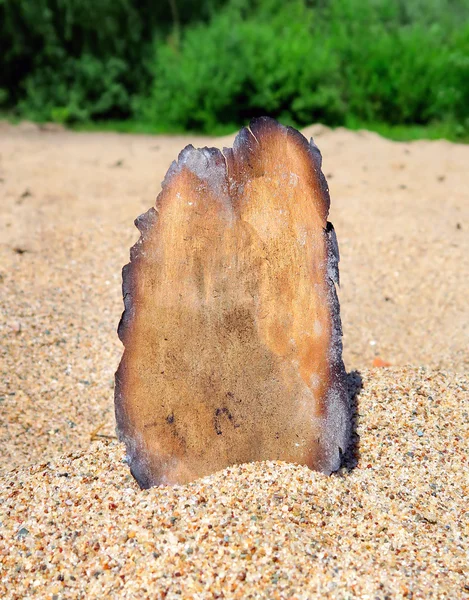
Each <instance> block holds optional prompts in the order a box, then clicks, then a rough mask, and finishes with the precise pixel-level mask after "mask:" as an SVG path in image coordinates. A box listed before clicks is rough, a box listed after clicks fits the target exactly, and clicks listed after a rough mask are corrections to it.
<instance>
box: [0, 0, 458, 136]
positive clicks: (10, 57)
mask: <svg viewBox="0 0 469 600" xmlns="http://www.w3.org/2000/svg"><path fill="white" fill-rule="evenodd" d="M468 17H469V4H468V3H467V0H410V1H409V0H407V1H405V0H290V1H289V2H284V0H225V1H223V0H211V1H209V0H205V1H204V0H202V1H197V0H168V1H167V2H160V3H155V2H151V1H150V0H144V1H143V2H140V3H137V2H132V0H35V2H30V0H0V36H1V37H0V39H1V43H2V53H0V107H1V108H2V109H3V110H9V111H14V113H15V114H16V115H18V116H22V117H27V118H31V119H34V120H53V121H59V122H63V123H72V124H73V123H75V124H81V125H82V126H83V125H84V124H86V123H89V122H90V121H95V122H96V121H98V122H102V121H103V120H104V121H107V122H108V123H109V124H111V123H114V122H115V121H116V120H118V121H122V120H127V122H128V126H129V127H133V125H132V124H135V128H138V129H142V128H147V129H148V130H151V131H184V130H197V131H203V132H207V133H218V132H226V131H228V130H230V129H234V128H236V127H237V126H239V125H240V124H243V123H245V122H246V121H247V120H248V119H249V118H251V117H252V116H257V115H261V114H269V115H271V116H274V117H277V118H279V119H280V120H281V121H282V122H284V123H289V124H295V125H305V124H308V123H311V122H318V121H320V122H323V123H326V124H328V125H332V126H335V125H347V126H352V127H357V126H367V125H369V126H371V127H372V128H374V129H378V130H381V131H383V132H386V131H388V132H394V133H395V135H397V133H396V132H397V131H401V132H402V131H403V130H402V128H403V127H404V126H406V128H407V130H408V131H411V129H410V128H412V131H414V135H415V132H420V133H421V132H422V131H423V130H425V129H427V130H428V131H432V132H433V133H435V132H442V133H443V134H444V135H446V136H448V137H451V138H467V136H468V135H469V18H468ZM399 128H401V129H400V130H399ZM391 135H392V134H391Z"/></svg>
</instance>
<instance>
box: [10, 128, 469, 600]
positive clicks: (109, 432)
mask: <svg viewBox="0 0 469 600" xmlns="http://www.w3.org/2000/svg"><path fill="white" fill-rule="evenodd" d="M303 133H304V134H305V135H306V136H307V137H309V136H314V139H315V141H316V143H317V145H318V146H319V148H320V149H321V152H322V155H323V170H324V173H325V174H326V177H327V179H328V183H329V187H330V192H331V200H332V204H331V213H330V220H331V221H332V223H333V224H334V227H335V229H336V232H337V237H338V241H339V246H340V252H341V262H340V279H341V288H340V290H339V299H340V303H341V316H342V324H343V330H344V338H343V343H344V360H345V365H346V368H347V371H349V372H351V371H355V372H356V373H355V375H354V378H353V380H354V382H355V385H357V382H358V381H359V380H360V379H361V381H362V388H361V390H360V392H359V393H358V394H357V398H356V400H357V417H356V421H357V422H356V450H355V456H354V457H349V460H348V462H347V464H346V465H345V466H344V468H343V469H341V471H340V472H338V473H337V474H334V475H332V476H330V477H326V476H324V475H321V474H318V473H314V472H311V471H309V470H308V469H307V468H305V467H299V466H295V465H290V464H285V463H273V462H266V463H255V464H249V465H242V466H234V467H232V468H229V469H226V470H224V471H221V472H219V473H216V474H214V475H212V476H210V477H206V478H204V479H202V480H199V481H196V482H194V483H192V484H190V485H187V486H180V487H174V488H153V489H150V490H147V491H141V490H140V489H139V488H138V486H137V484H136V483H135V481H134V480H133V479H132V477H131V476H130V473H129V470H128V467H127V465H126V464H125V463H124V462H123V458H124V454H125V453H124V448H123V446H122V445H121V444H119V443H118V442H117V440H116V439H115V431H114V425H115V423H114V407H113V385H114V372H115V370H116V368H117V365H118V362H119V359H120V357H121V354H122V345H121V343H120V342H119V340H118V338H117V334H116V328H117V324H118V321H119V318H120V315H121V312H122V310H123V305H122V295H121V288H120V284H121V268H122V266H123V265H124V264H125V263H126V262H128V254H129V248H130V246H131V245H132V244H133V243H135V241H136V240H137V238H138V231H137V229H136V228H135V227H134V225H133V220H134V219H135V218H136V217H137V216H138V215H139V214H140V213H142V212H144V211H146V210H147V209H148V208H149V207H150V206H152V205H153V204H154V200H155V197H156V195H157V194H158V192H159V190H160V185H161V180H162V179H163V177H164V174H165V172H166V170H167V168H168V167H169V165H170V163H171V162H172V160H174V159H175V158H176V157H177V155H178V153H179V151H180V150H181V149H182V148H183V147H184V146H185V145H186V144H188V143H192V144H193V145H194V146H207V145H208V146H213V145H214V146H217V147H222V146H228V145H230V144H231V143H232V140H233V139H234V135H233V136H230V137H225V138H223V139H213V138H212V139H209V138H202V137H197V136H184V137H183V136H136V135H119V134H111V133H109V134H106V133H74V132H68V131H62V130H60V129H50V128H49V129H48V128H45V129H44V128H43V129H40V128H39V127H37V126H35V125H33V124H28V123H24V124H22V125H20V126H16V127H14V126H11V125H8V124H6V123H0V198H1V200H0V340H1V341H0V375H1V378H0V442H1V448H2V452H1V456H0V596H1V597H2V598H18V599H20V598H29V597H38V598H51V599H54V600H60V599H62V598H98V597H99V598H103V597H111V598H114V597H115V598H131V597H132V598H145V597H151V598H181V597H182V598H279V599H283V598H295V599H303V598H304V599H309V598H325V597H326V598H340V599H345V598H355V597H357V598H370V599H373V600H374V599H375V598H379V599H381V598H382V599H385V598H389V599H391V598H393V599H394V598H448V599H459V598H462V599H464V598H469V566H468V564H469V512H468V497H469V477H468V464H467V448H468V444H469V376H468V368H469V351H468V348H469V303H468V300H467V297H468V292H469V235H468V230H469V196H468V194H469V192H468V190H469V170H468V168H467V165H468V164H469V146H465V145H458V144H452V143H449V142H446V141H436V142H428V141H425V142H423V141H421V142H413V143H395V142H391V141H388V140H385V139H383V138H380V137H379V136H378V135H376V134H373V133H369V132H350V131H347V130H344V129H337V130H334V131H332V130H330V129H328V128H326V127H323V126H321V125H313V126H311V127H309V128H307V129H305V130H303ZM383 364H389V365H390V366H384V367H383V366H379V365H383Z"/></svg>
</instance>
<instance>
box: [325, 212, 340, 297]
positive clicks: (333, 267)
mask: <svg viewBox="0 0 469 600" xmlns="http://www.w3.org/2000/svg"><path fill="white" fill-rule="evenodd" d="M324 232H325V235H326V246H327V276H328V277H329V279H332V281H333V282H334V283H335V284H336V285H338V286H339V287H340V277H339V261H340V255H339V244H338V242H337V236H336V233H335V229H334V226H333V225H332V223H331V222H329V221H328V222H327V225H326V228H325V230H324Z"/></svg>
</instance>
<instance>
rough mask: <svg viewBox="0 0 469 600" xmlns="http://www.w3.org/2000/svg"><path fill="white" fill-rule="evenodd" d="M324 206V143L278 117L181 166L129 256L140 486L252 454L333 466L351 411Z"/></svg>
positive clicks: (121, 403) (122, 378)
mask: <svg viewBox="0 0 469 600" xmlns="http://www.w3.org/2000/svg"><path fill="white" fill-rule="evenodd" d="M328 211H329V194H328V189H327V184H326V181H325V178H324V176H323V174H322V172H321V155H320V153H319V150H318V149H317V147H316V146H315V145H314V144H313V143H311V144H308V142H307V140H306V139H305V138H304V137H303V136H302V135H301V134H300V133H299V132H297V131H296V130H294V129H292V128H287V127H283V126H281V125H279V124H278V123H277V122H275V121H273V120H272V119H267V118H262V119H256V120H254V121H252V122H251V125H250V127H249V128H244V129H243V130H241V132H240V133H239V134H238V136H237V138H236V140H235V142H234V145H233V149H226V148H225V149H224V150H223V152H221V151H220V150H218V149H215V148H203V149H195V148H193V147H192V146H188V147H186V148H185V149H184V150H183V151H182V152H181V154H180V155H179V158H178V161H177V162H174V163H173V164H172V166H171V167H170V169H169V171H168V173H167V175H166V177H165V180H164V182H163V190H162V192H161V193H160V195H159V196H158V198H157V201H156V207H155V208H152V209H150V210H149V211H148V212H147V213H146V214H145V215H142V216H141V217H139V218H138V219H137V220H136V225H137V227H138V229H139V230H140V232H141V237H140V239H139V241H138V242H137V244H136V245H135V246H134V247H133V248H132V249H131V262H130V263H129V264H128V265H126V266H125V267H124V270H123V295H124V304H125V311H124V313H123V315H122V319H121V323H120V325H119V336H120V338H121V340H122V342H123V343H124V346H125V351H124V355H123V357H122V361H121V364H120V366H119V369H118V371H117V373H116V396H115V407H116V419H117V429H118V433H119V437H120V439H122V440H123V441H124V442H125V444H126V447H127V454H128V461H129V464H130V468H131V471H132V474H133V475H134V477H135V478H136V479H137V481H138V483H139V484H140V485H141V486H142V487H149V486H152V485H159V484H176V483H185V482H188V481H191V480H193V479H195V478H197V477H201V476H204V475H207V474H209V473H212V472H214V471H216V470H219V469H222V468H224V467H226V466H228V465H230V464H235V463H243V462H249V461H254V460H267V459H271V460H284V461H289V462H294V463H299V464H306V465H308V466H309V467H310V468H312V469H317V470H320V471H323V472H325V473H330V472H331V471H333V470H335V469H337V468H338V467H339V465H340V453H341V451H344V450H345V448H346V447H347V444H348V438H349V433H350V414H349V412H350V411H349V401H348V396H347V390H346V380H345V377H346V376H345V370H344V366H343V362H342V356H341V355H342V343H341V326H340V316H339V306H338V301H337V295H336V289H335V283H338V261H339V255H338V246H337V240H336V237H335V233H334V230H333V228H332V226H331V225H330V223H328V222H327V214H328Z"/></svg>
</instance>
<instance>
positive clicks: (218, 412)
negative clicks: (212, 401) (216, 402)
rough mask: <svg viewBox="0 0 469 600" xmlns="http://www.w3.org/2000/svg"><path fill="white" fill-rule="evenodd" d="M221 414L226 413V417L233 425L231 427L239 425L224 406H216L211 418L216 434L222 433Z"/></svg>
mask: <svg viewBox="0 0 469 600" xmlns="http://www.w3.org/2000/svg"><path fill="white" fill-rule="evenodd" d="M223 415H226V416H227V417H228V420H229V421H230V423H231V424H232V425H233V427H234V428H235V429H237V428H238V427H239V425H237V424H236V422H235V420H234V417H233V415H232V414H231V412H230V411H229V410H228V409H227V408H226V407H225V406H224V407H222V408H217V409H216V410H215V415H214V418H213V423H214V427H215V431H216V432H217V435H221V434H222V433H223V432H222V429H221V423H220V421H221V418H222V417H223Z"/></svg>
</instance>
